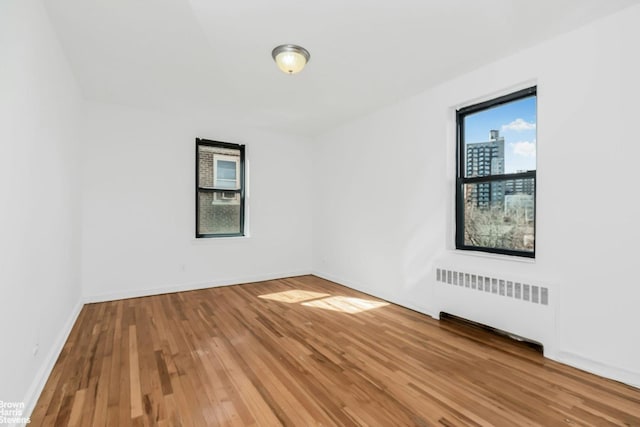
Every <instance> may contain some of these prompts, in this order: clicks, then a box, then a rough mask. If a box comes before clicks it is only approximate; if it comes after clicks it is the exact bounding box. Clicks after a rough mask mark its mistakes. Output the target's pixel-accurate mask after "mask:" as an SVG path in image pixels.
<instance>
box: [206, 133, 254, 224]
mask: <svg viewBox="0 0 640 427" xmlns="http://www.w3.org/2000/svg"><path fill="white" fill-rule="evenodd" d="M244 156H245V154H244V145H238V144H230V143H226V142H217V141H210V140H206V139H196V237H230V236H244Z"/></svg>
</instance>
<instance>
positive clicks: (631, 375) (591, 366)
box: [547, 351, 640, 388]
mask: <svg viewBox="0 0 640 427" xmlns="http://www.w3.org/2000/svg"><path fill="white" fill-rule="evenodd" d="M547 357H549V359H552V360H555V361H556V362H560V363H563V364H565V365H569V366H572V367H574V368H578V369H580V370H582V371H585V372H589V373H591V374H594V375H598V376H600V377H605V378H610V379H612V380H615V381H619V382H621V383H625V384H628V385H630V386H632V387H636V388H640V372H633V371H629V370H627V369H623V368H617V367H615V366H611V365H607V364H605V363H602V362H597V361H595V360H591V359H588V358H586V357H583V356H580V355H578V354H574V353H571V352H567V351H560V352H558V353H557V354H550V355H549V356H547Z"/></svg>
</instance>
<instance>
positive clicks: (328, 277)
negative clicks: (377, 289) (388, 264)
mask: <svg viewBox="0 0 640 427" xmlns="http://www.w3.org/2000/svg"><path fill="white" fill-rule="evenodd" d="M311 274H313V275H314V276H318V277H320V278H322V279H325V280H329V281H331V282H335V283H338V284H339V285H342V286H346V287H347V288H350V289H353V290H356V291H359V292H362V293H365V294H369V295H371V296H373V297H376V298H380V299H383V300H385V301H388V302H390V303H393V304H395V305H399V306H401V307H405V308H408V309H409V310H413V311H416V312H418V313H422V314H424V315H427V316H429V317H433V318H434V319H438V317H439V313H437V312H432V311H431V310H429V309H427V308H425V307H421V306H417V305H415V304H414V303H412V302H410V301H402V300H398V299H397V298H394V297H392V296H391V295H383V294H380V293H372V292H371V290H370V289H368V288H367V287H366V286H362V285H361V284H359V283H357V282H354V281H351V280H345V279H343V278H340V277H337V276H334V275H332V274H327V273H323V272H320V271H313V272H312V273H311Z"/></svg>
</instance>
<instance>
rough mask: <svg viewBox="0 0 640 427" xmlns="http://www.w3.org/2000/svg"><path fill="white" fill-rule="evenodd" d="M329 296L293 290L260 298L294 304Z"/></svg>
mask: <svg viewBox="0 0 640 427" xmlns="http://www.w3.org/2000/svg"><path fill="white" fill-rule="evenodd" d="M328 296H330V295H329V294H322V293H320V292H311V291H302V290H300V289H292V290H290V291H282V292H275V293H273V294H265V295H260V296H258V298H262V299H268V300H272V301H278V302H286V303H289V304H294V303H297V302H302V301H309V300H312V299H318V298H324V297H328Z"/></svg>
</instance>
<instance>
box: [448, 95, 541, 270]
mask: <svg viewBox="0 0 640 427" xmlns="http://www.w3.org/2000/svg"><path fill="white" fill-rule="evenodd" d="M537 93H538V89H537V86H532V87H529V88H526V89H522V90H519V91H516V92H513V93H510V94H508V95H504V96H500V97H498V98H495V99H490V100H488V101H484V102H480V103H478V104H474V105H470V106H468V107H464V108H460V109H459V110H457V111H456V159H457V161H456V165H457V166H456V237H455V238H456V249H459V250H463V251H476V252H486V253H492V254H498V255H510V256H518V257H524V258H535V257H536V243H537V231H536V226H537V223H538V221H537V212H536V210H537V207H538V203H537V202H536V200H537V194H536V193H537V191H538V182H537V179H536V171H535V170H534V171H527V172H519V173H512V174H501V175H489V176H479V177H468V178H467V177H465V164H464V163H465V156H464V154H465V151H464V148H465V147H464V138H463V135H464V117H465V116H468V115H469V114H473V113H477V112H480V111H483V110H487V109H489V108H493V107H497V106H499V105H502V104H506V103H509V102H512V101H517V100H519V99H523V98H528V97H530V96H537ZM522 178H532V179H533V182H534V184H533V217H534V222H533V236H534V238H533V251H532V252H526V251H516V250H511V249H502V248H492V247H483V246H469V245H465V243H464V191H463V189H464V185H465V184H479V183H489V182H493V181H504V180H510V179H522Z"/></svg>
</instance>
